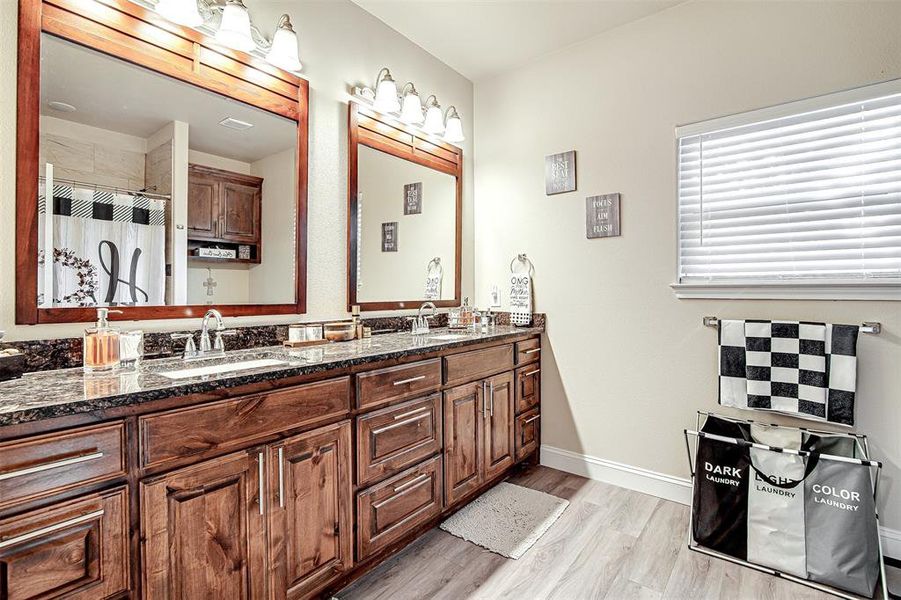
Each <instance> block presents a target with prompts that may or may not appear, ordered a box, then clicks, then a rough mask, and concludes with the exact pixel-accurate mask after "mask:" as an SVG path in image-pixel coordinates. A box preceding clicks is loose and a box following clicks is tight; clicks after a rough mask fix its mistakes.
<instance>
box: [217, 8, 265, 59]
mask: <svg viewBox="0 0 901 600" xmlns="http://www.w3.org/2000/svg"><path fill="white" fill-rule="evenodd" d="M216 41H217V42H218V43H220V44H222V45H223V46H227V47H229V48H233V49H235V50H240V51H242V52H250V51H251V50H253V49H254V47H255V46H256V44H255V43H254V42H253V37H251V35H250V14H249V13H248V12H247V7H246V6H244V3H243V2H241V0H228V1H227V2H226V4H225V8H224V9H223V10H222V21H221V22H220V23H219V30H218V31H217V32H216Z"/></svg>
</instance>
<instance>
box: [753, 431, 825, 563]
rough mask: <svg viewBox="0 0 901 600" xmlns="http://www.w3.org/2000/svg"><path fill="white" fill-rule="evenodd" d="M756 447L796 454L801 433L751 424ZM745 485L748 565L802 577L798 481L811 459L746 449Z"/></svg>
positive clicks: (801, 493)
mask: <svg viewBox="0 0 901 600" xmlns="http://www.w3.org/2000/svg"><path fill="white" fill-rule="evenodd" d="M751 439H752V440H753V441H755V442H757V443H759V444H766V445H768V446H774V447H778V448H789V449H792V450H800V447H801V432H800V431H798V430H792V429H787V428H782V427H767V426H764V425H756V424H754V425H751ZM750 455H751V466H752V470H751V473H750V475H751V481H750V483H749V486H748V561H749V562H752V563H755V564H758V565H763V566H765V567H770V568H771V569H775V570H777V571H781V572H783V573H789V574H791V575H794V576H796V577H803V578H806V577H807V557H806V550H805V539H804V477H805V475H806V473H808V472H809V471H810V469H812V468H813V467H814V466H815V464H814V463H815V462H816V459H815V458H814V459H805V458H804V457H802V456H797V455H795V454H787V453H784V452H773V451H771V450H761V449H759V448H751V450H750Z"/></svg>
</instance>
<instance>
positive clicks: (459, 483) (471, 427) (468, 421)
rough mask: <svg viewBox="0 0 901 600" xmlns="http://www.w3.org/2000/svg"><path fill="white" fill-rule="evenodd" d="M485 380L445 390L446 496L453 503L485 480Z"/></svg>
mask: <svg viewBox="0 0 901 600" xmlns="http://www.w3.org/2000/svg"><path fill="white" fill-rule="evenodd" d="M483 387H484V386H483V385H482V382H480V381H478V382H475V383H468V384H466V385H461V386H459V387H455V388H452V389H450V390H447V391H446V392H444V497H445V505H446V506H450V505H451V504H453V503H454V502H456V501H457V500H459V499H460V498H462V497H463V496H465V495H466V494H467V493H469V492H471V491H472V490H474V489H476V488H477V487H478V486H479V484H481V483H482V481H483V480H484V478H483V474H484V468H483V466H482V465H483V462H484V459H483V457H482V451H483V442H482V440H483V438H484V430H485V414H486V412H485V408H486V406H485V395H484V393H483Z"/></svg>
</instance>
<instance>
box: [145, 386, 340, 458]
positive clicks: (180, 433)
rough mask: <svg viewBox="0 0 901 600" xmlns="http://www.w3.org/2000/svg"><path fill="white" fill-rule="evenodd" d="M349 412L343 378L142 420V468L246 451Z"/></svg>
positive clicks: (161, 414) (147, 417)
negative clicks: (212, 453) (268, 439)
mask: <svg viewBox="0 0 901 600" xmlns="http://www.w3.org/2000/svg"><path fill="white" fill-rule="evenodd" d="M349 411H350V378H348V377H341V378H338V379H330V380H328V381H323V382H320V383H310V384H306V385H299V386H295V387H290V388H285V389H282V390H276V391H273V392H266V393H264V394H255V395H252V396H244V397H241V398H235V399H232V400H223V401H221V402H213V403H210V404H205V405H203V406H198V407H191V408H184V409H177V410H172V411H167V412H164V413H159V414H155V415H150V416H146V417H141V418H140V419H139V429H140V432H141V464H142V465H143V466H145V467H146V466H151V465H158V464H162V463H166V462H168V461H171V460H175V459H178V458H182V457H185V456H193V455H197V454H203V453H205V452H209V451H212V450H223V449H233V448H239V447H243V446H246V445H250V444H251V443H253V441H254V440H256V439H259V438H262V437H265V436H267V435H272V434H275V433H279V432H282V431H289V430H291V429H294V428H297V427H300V426H303V425H307V424H311V423H315V422H317V421H322V420H325V419H328V418H333V417H336V416H343V415H344V414H346V413H347V412H349Z"/></svg>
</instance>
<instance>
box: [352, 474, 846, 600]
mask: <svg viewBox="0 0 901 600" xmlns="http://www.w3.org/2000/svg"><path fill="white" fill-rule="evenodd" d="M510 482H511V483H516V484H518V485H523V486H526V487H530V488H534V489H537V490H541V491H544V492H547V493H549V494H553V495H555V496H559V497H561V498H566V499H568V500H569V501H570V506H569V507H568V508H567V509H566V511H565V512H564V513H563V515H562V516H561V517H560V519H559V520H558V521H557V522H556V523H554V525H553V526H552V527H551V528H550V529H549V530H548V531H547V533H545V534H544V536H543V537H542V538H541V539H540V540H538V542H537V543H536V544H535V545H534V546H532V548H531V549H530V550H529V551H528V552H527V553H526V554H525V555H524V556H523V557H522V558H520V559H519V560H512V559H507V558H504V557H502V556H499V555H497V554H494V553H492V552H489V551H487V550H485V549H483V548H480V547H479V546H476V545H474V544H471V543H469V542H466V541H464V540H462V539H460V538H457V537H454V536H452V535H450V534H449V533H445V532H444V531H441V530H440V529H437V528H436V529H432V530H431V531H429V532H428V533H426V534H425V535H423V536H422V537H421V538H419V539H418V540H416V541H415V542H414V543H413V544H411V545H410V546H409V547H407V548H405V549H404V551H403V552H401V553H399V554H398V555H396V556H394V557H392V558H391V559H389V560H388V561H386V562H385V563H383V564H381V565H380V566H379V567H378V568H376V569H375V570H373V571H371V572H370V573H368V574H366V575H365V576H364V577H363V578H361V579H359V580H358V581H356V582H355V583H353V584H352V585H351V586H349V587H347V588H345V589H344V590H342V591H341V592H340V593H338V594H336V597H337V598H339V599H340V600H377V599H378V600H389V599H390V600H419V599H423V600H424V599H431V598H435V599H446V600H464V599H473V600H474V599H480V600H482V599H484V600H488V599H492V600H493V599H495V598H497V599H506V598H509V599H515V600H537V599H544V598H549V599H555V600H556V599H561V600H581V599H583V598H585V599H587V598H607V599H612V600H625V599H631V598H636V599H649V600H650V599H661V598H673V599H689V598H690V599H696V598H722V599H729V600H734V599H745V598H747V599H754V600H757V599H767V600H783V599H784V600H813V599H820V598H834V596H830V595H827V594H825V593H822V592H819V591H817V590H814V589H811V588H808V587H806V586H802V585H799V584H796V583H792V582H790V581H787V580H784V579H779V578H777V577H773V576H770V575H767V574H764V573H761V572H759V571H755V570H754V569H749V568H747V567H742V566H740V565H736V564H733V563H730V562H727V561H724V560H719V559H715V558H710V557H707V556H705V555H702V554H699V553H697V552H692V551H690V550H688V549H687V548H686V540H687V533H686V532H687V528H688V507H686V506H683V505H681V504H676V503H674V502H669V501H666V500H660V499H658V498H655V497H653V496H648V495H645V494H641V493H638V492H633V491H631V490H626V489H623V488H619V487H615V486H611V485H607V484H604V483H600V482H597V481H591V480H589V479H585V478H583V477H577V476H575V475H570V474H569V473H564V472H562V471H557V470H555V469H549V468H547V467H533V468H530V469H528V470H526V471H525V472H523V473H521V474H518V475H516V476H514V477H513V478H512V479H510Z"/></svg>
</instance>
